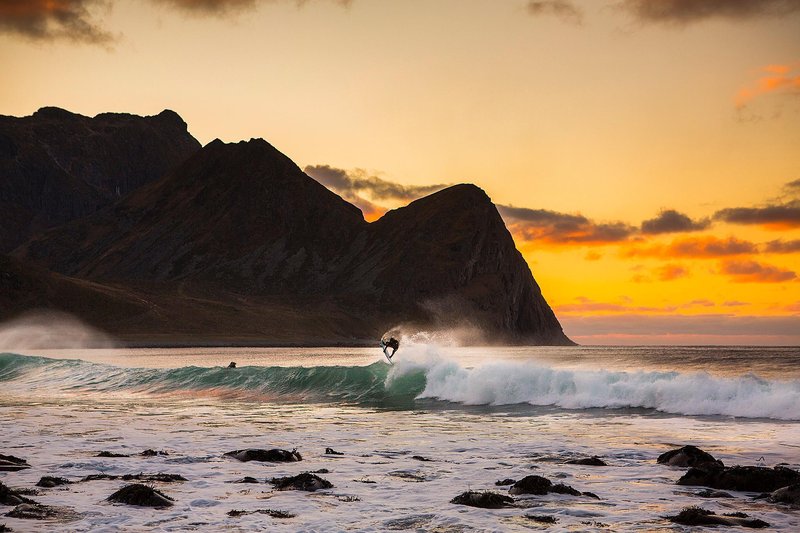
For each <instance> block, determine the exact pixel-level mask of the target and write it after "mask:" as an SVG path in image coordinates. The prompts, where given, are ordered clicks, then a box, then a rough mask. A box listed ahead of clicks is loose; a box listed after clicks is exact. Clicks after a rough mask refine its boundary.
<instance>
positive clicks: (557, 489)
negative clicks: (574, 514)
mask: <svg viewBox="0 0 800 533" xmlns="http://www.w3.org/2000/svg"><path fill="white" fill-rule="evenodd" d="M547 492H553V493H556V494H569V495H570V496H582V495H583V494H582V493H581V491H579V490H575V489H573V488H572V487H570V486H569V485H565V484H564V483H556V484H555V485H553V486H551V487H550V488H549V489H547Z"/></svg>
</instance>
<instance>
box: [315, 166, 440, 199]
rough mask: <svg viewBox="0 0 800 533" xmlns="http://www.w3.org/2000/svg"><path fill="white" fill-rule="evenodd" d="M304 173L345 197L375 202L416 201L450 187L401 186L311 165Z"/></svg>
mask: <svg viewBox="0 0 800 533" xmlns="http://www.w3.org/2000/svg"><path fill="white" fill-rule="evenodd" d="M303 171H304V172H305V173H306V174H308V175H309V176H311V177H312V178H314V179H315V180H317V181H318V182H320V183H322V184H323V185H325V186H326V187H329V188H331V189H333V190H335V191H336V192H337V193H339V194H342V195H343V196H345V197H346V196H348V195H360V194H361V193H367V194H368V195H369V196H370V198H372V199H373V200H403V201H408V200H416V199H417V198H420V197H421V196H425V195H427V194H431V193H434V192H436V191H440V190H442V189H444V188H446V187H449V185H446V184H441V183H440V184H436V185H400V184H399V183H394V182H391V181H386V180H384V179H381V178H379V177H377V176H370V175H368V174H367V173H366V172H365V171H363V170H360V169H356V170H342V169H340V168H335V167H331V166H329V165H309V166H307V167H306V168H304V169H303Z"/></svg>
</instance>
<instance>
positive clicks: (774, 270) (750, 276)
mask: <svg viewBox="0 0 800 533" xmlns="http://www.w3.org/2000/svg"><path fill="white" fill-rule="evenodd" d="M720 271H721V272H722V273H723V274H725V275H727V276H730V277H731V279H732V280H733V281H736V282H740V283H783V282H784V281H792V280H794V279H796V278H797V274H795V273H794V272H793V271H791V270H785V269H782V268H778V267H776V266H772V265H766V264H763V263H758V262H756V261H736V260H730V261H725V262H723V263H722V266H721V269H720Z"/></svg>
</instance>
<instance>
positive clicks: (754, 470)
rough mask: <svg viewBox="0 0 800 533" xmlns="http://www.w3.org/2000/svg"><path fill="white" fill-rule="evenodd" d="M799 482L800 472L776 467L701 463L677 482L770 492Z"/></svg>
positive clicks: (715, 487)
mask: <svg viewBox="0 0 800 533" xmlns="http://www.w3.org/2000/svg"><path fill="white" fill-rule="evenodd" d="M794 483H800V472H797V471H796V470H792V469H791V468H786V467H783V466H776V467H775V468H766V467H763V466H733V467H713V466H709V465H706V466H703V467H700V468H690V469H689V471H688V472H686V473H685V474H684V475H683V476H682V477H681V478H680V479H679V480H678V485H701V486H705V487H711V488H712V489H722V490H738V491H745V492H772V491H774V490H778V489H780V488H782V487H786V486H788V485H792V484H794Z"/></svg>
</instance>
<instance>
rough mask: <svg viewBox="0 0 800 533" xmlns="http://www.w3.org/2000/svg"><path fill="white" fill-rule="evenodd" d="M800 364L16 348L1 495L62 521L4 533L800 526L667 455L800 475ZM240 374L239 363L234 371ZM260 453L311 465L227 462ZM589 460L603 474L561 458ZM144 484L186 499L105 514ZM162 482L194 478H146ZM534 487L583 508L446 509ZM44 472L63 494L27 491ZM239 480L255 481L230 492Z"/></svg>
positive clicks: (720, 351) (6, 384)
mask: <svg viewBox="0 0 800 533" xmlns="http://www.w3.org/2000/svg"><path fill="white" fill-rule="evenodd" d="M42 356H46V357H42ZM799 359H800V352H798V350H797V349H794V348H753V347H683V348H682V347H652V348H648V347H641V348H616V347H561V348H544V347H541V348H539V347H526V348H488V347H481V348H468V349H458V348H452V347H442V346H437V345H434V344H429V343H417V344H413V343H410V344H406V345H404V346H402V347H401V349H400V351H399V352H398V355H397V357H395V359H394V361H395V364H394V365H393V366H389V365H388V364H387V363H386V362H385V360H383V356H382V354H381V353H380V350H379V349H368V348H331V349H325V348H291V349H256V348H252V349H243V348H225V349H212V348H205V349H199V348H197V349H192V348H182V349H116V350H115V349H103V350H61V351H59V350H38V354H34V353H32V352H30V351H26V353H25V354H10V353H6V354H2V355H0V383H2V386H1V387H0V423H2V427H3V433H2V438H1V439H0V453H2V454H8V455H13V456H15V457H18V458H22V459H24V460H25V461H26V462H27V464H28V465H30V467H29V468H25V469H20V470H18V471H15V472H0V482H2V483H4V484H5V485H6V486H8V487H11V488H13V489H15V490H16V489H22V490H23V491H25V490H26V489H28V492H25V493H26V494H28V496H27V497H28V498H30V499H32V500H34V501H36V502H38V503H41V504H45V505H48V506H53V507H57V508H60V509H62V510H64V511H65V512H64V513H63V516H60V517H54V518H51V519H48V520H43V521H37V520H30V519H20V518H11V517H1V518H0V524H6V526H8V527H10V528H12V529H13V530H14V531H33V530H36V531H143V530H158V531H184V530H200V531H203V530H222V529H224V530H230V531H251V530H273V529H274V530H283V531H388V530H398V531H404V530H407V531H454V532H455V531H529V530H531V529H533V530H539V529H542V528H548V530H552V531H561V530H569V531H619V530H641V531H658V530H663V531H675V530H681V528H683V527H684V526H679V525H676V524H674V523H672V522H670V521H669V520H668V519H667V518H666V517H667V516H673V515H676V514H677V513H678V512H679V511H680V510H681V509H683V508H685V507H690V506H700V507H703V508H704V509H707V510H711V511H714V512H715V513H717V514H719V515H722V514H723V513H731V512H744V513H746V514H747V515H748V516H750V517H752V518H757V519H760V520H763V521H765V522H767V523H769V524H770V527H771V528H772V529H776V530H785V531H792V530H797V528H800V510H798V509H797V508H793V507H790V506H788V505H784V504H779V503H773V502H770V501H768V500H766V499H756V498H755V497H756V496H758V495H759V494H757V493H755V492H752V491H730V490H729V491H726V492H728V493H729V495H730V496H732V497H731V498H723V497H711V498H708V497H701V496H698V493H700V492H701V491H702V489H703V488H704V487H703V486H688V485H678V484H677V483H676V482H677V481H678V480H679V479H680V478H681V477H682V476H683V475H684V474H685V473H686V471H687V468H685V467H679V466H670V465H666V464H658V463H657V461H656V460H657V458H658V457H659V456H660V455H661V454H663V453H664V452H667V451H669V450H672V449H676V448H680V447H682V446H684V445H694V446H697V447H699V448H701V449H702V450H704V451H706V452H708V453H710V454H712V455H713V456H714V458H716V459H718V460H721V461H723V462H724V464H725V465H726V466H733V465H742V466H764V467H770V468H772V467H774V466H776V465H784V466H786V467H788V468H790V469H794V470H797V469H800V444H798V443H800V370H798V369H800V364H798V362H800V361H799ZM231 361H236V362H237V368H235V369H228V368H225V367H226V366H227V365H228V363H229V362H231ZM247 449H263V450H270V449H282V450H287V451H292V450H296V451H297V452H298V453H299V454H300V455H301V457H302V460H301V461H291V462H260V461H248V462H244V461H240V460H237V459H236V458H235V457H232V456H230V455H225V454H226V453H228V452H233V451H239V450H247ZM146 450H150V451H151V452H152V453H147V454H144V455H142V453H143V452H145V451H146ZM101 452H110V453H109V454H107V455H112V454H117V455H120V456H119V457H98V454H100V453H101ZM594 456H597V457H598V458H599V459H601V460H602V461H603V462H604V463H606V465H607V466H591V465H585V464H568V461H571V460H578V459H585V458H591V457H594ZM304 472H315V473H316V474H315V475H317V476H319V477H320V478H322V479H324V480H326V481H328V482H330V483H331V484H332V485H333V486H332V487H331V488H325V489H321V490H317V491H314V492H306V491H297V490H276V488H275V485H273V484H271V483H269V482H268V481H269V480H273V479H274V478H281V477H286V476H294V475H297V474H301V473H304ZM103 474H105V475H106V476H105V479H103V478H101V479H92V478H90V480H85V481H84V479H86V478H87V476H93V475H94V476H97V475H101V477H102V475H103ZM137 474H142V476H140V478H142V479H145V481H144V482H145V484H147V485H149V486H152V487H154V488H156V489H157V490H159V491H161V492H162V493H163V494H165V495H166V496H168V497H169V498H172V500H174V501H173V505H172V506H170V507H166V508H148V507H137V506H130V505H124V504H117V503H112V502H108V501H106V500H107V498H108V497H109V496H110V495H111V494H112V493H114V492H115V491H116V490H118V489H120V488H121V487H123V486H125V485H127V484H129V483H132V482H136V480H135V479H134V480H132V481H131V480H130V479H129V480H123V479H122V476H125V475H129V476H136V475H137ZM155 474H175V475H179V476H181V477H182V478H184V479H185V481H170V482H165V481H158V480H156V478H150V479H149V480H148V479H147V477H148V476H153V475H155ZM531 475H536V476H542V477H544V478H547V479H548V480H551V481H552V483H554V484H556V483H563V484H565V485H568V486H569V487H572V488H574V489H575V490H576V491H577V492H578V493H579V495H572V494H564V493H547V494H545V495H530V494H522V495H513V503H511V504H510V505H506V506H504V507H502V508H500V509H483V508H475V507H470V506H465V505H458V504H454V503H451V500H452V499H454V498H455V497H457V496H459V495H460V494H462V493H463V492H465V491H470V490H471V491H479V492H480V491H493V492H497V493H498V494H503V495H509V487H510V486H511V484H510V483H504V484H501V485H497V484H496V483H497V482H502V481H508V480H512V481H516V480H520V479H523V478H525V477H526V476H531ZM42 476H56V477H63V478H65V479H66V480H68V481H71V482H72V483H70V484H65V485H61V486H56V487H50V488H41V487H38V488H37V487H35V484H36V483H37V481H39V480H40V478H41V477H42ZM115 476H116V478H115ZM247 476H249V477H252V478H254V480H255V481H256V483H241V482H238V481H242V480H243V479H244V478H245V477H247ZM30 489H33V490H30ZM581 493H592V494H593V495H596V496H597V498H595V497H593V496H589V495H584V494H581ZM11 509H12V507H9V506H3V507H0V513H2V514H5V513H7V512H9V511H11ZM277 511H281V512H283V513H286V515H282V514H280V513H277ZM287 515H291V516H290V517H287ZM532 517H539V518H541V517H551V518H552V519H553V523H550V524H548V523H545V522H540V521H537V520H535V519H534V518H532Z"/></svg>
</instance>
